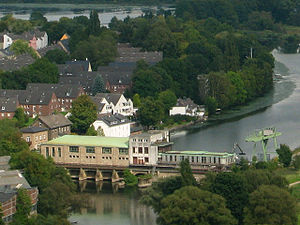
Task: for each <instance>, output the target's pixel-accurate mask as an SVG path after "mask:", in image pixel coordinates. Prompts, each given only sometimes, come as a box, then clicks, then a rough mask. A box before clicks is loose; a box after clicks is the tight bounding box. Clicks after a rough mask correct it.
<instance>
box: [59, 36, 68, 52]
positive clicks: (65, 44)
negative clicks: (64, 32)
mask: <svg viewBox="0 0 300 225" xmlns="http://www.w3.org/2000/svg"><path fill="white" fill-rule="evenodd" d="M58 44H59V45H60V46H61V47H62V48H63V50H64V51H65V52H67V53H69V52H70V47H69V40H68V39H64V40H61V41H59V42H58Z"/></svg>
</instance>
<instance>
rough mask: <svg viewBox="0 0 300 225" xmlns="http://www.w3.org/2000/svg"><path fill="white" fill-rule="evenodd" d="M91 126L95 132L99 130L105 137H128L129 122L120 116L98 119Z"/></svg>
mask: <svg viewBox="0 0 300 225" xmlns="http://www.w3.org/2000/svg"><path fill="white" fill-rule="evenodd" d="M93 126H94V128H95V130H98V129H99V128H101V129H102V130H103V132H104V135H105V137H129V136H130V121H129V120H128V119H127V118H126V117H125V116H122V115H121V114H115V115H107V116H102V117H99V118H98V119H97V120H96V121H95V122H94V123H93Z"/></svg>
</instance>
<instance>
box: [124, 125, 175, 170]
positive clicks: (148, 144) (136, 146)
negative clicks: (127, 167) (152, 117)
mask: <svg viewBox="0 0 300 225" xmlns="http://www.w3.org/2000/svg"><path fill="white" fill-rule="evenodd" d="M172 144H173V143H172V142H170V139H169V131H166V130H163V131H162V130H150V131H148V132H147V133H141V134H136V135H131V136H130V138H129V164H131V165H156V164H157V161H158V157H159V153H163V152H167V151H170V150H172Z"/></svg>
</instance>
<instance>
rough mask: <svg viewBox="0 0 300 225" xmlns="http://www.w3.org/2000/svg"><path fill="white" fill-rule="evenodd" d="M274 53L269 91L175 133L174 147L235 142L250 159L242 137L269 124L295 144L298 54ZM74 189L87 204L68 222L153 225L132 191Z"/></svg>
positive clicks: (299, 142) (216, 147)
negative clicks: (276, 76) (275, 75)
mask: <svg viewBox="0 0 300 225" xmlns="http://www.w3.org/2000/svg"><path fill="white" fill-rule="evenodd" d="M273 55H274V57H275V59H276V60H277V62H276V67H275V73H280V74H281V75H282V77H283V78H282V79H281V80H280V81H277V82H275V83H274V90H273V91H271V92H270V93H268V94H267V95H265V96H264V97H261V98H259V99H256V100H255V101H253V102H251V103H249V104H248V105H246V106H242V107H239V108H236V109H233V110H231V111H227V112H223V113H222V114H221V115H218V116H216V117H214V118H213V119H212V120H211V121H209V123H208V124H206V125H205V126H204V125H203V124H198V125H196V126H193V127H189V128H186V129H185V130H182V131H178V132H175V133H174V134H172V137H171V138H172V141H174V142H175V145H174V149H176V150H199V149H202V150H207V151H225V150H227V151H228V150H231V149H232V146H233V144H234V143H235V142H237V143H239V145H240V146H241V147H242V149H244V150H245V152H247V154H248V156H251V151H252V147H253V145H252V144H250V143H245V137H246V136H247V135H249V134H250V133H252V132H253V131H254V130H255V129H259V128H264V127H270V126H275V127H276V128H277V129H278V131H280V132H282V135H281V136H280V137H279V138H278V142H279V143H286V144H288V145H290V146H291V147H292V148H295V147H297V146H300V138H299V134H300V132H299V130H300V119H299V118H300V104H299V101H300V66H299V65H300V54H298V55H296V54H293V55H287V54H279V53H278V52H276V51H274V52H273ZM279 62H280V63H279ZM249 158H250V157H249ZM85 185H86V186H85ZM79 189H80V190H81V191H82V198H83V199H89V201H88V206H87V207H84V208H81V209H80V210H78V211H76V212H74V213H73V214H72V216H71V217H70V221H78V224H80V225H102V224H103V225H119V224H122V225H155V224H156V223H155V219H156V216H155V214H154V212H153V211H152V209H151V208H149V207H146V206H144V205H142V204H140V203H139V202H138V195H136V192H128V191H126V189H125V190H124V189H118V188H117V187H115V186H112V184H111V183H103V184H100V185H99V184H98V185H96V184H95V183H93V182H90V183H89V182H87V183H83V184H81V185H80V188H79Z"/></svg>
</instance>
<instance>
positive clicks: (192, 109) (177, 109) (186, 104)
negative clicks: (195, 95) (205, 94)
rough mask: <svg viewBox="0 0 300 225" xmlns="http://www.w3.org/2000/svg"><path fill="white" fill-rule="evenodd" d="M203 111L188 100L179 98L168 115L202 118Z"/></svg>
mask: <svg viewBox="0 0 300 225" xmlns="http://www.w3.org/2000/svg"><path fill="white" fill-rule="evenodd" d="M204 114H205V109H204V108H203V107H202V108H201V107H200V106H199V105H197V104H195V103H194V102H193V100H192V99H190V98H179V99H177V103H176V105H175V106H174V107H172V108H171V109H170V111H169V115H170V116H173V115H186V116H198V117H203V116H204Z"/></svg>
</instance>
